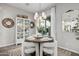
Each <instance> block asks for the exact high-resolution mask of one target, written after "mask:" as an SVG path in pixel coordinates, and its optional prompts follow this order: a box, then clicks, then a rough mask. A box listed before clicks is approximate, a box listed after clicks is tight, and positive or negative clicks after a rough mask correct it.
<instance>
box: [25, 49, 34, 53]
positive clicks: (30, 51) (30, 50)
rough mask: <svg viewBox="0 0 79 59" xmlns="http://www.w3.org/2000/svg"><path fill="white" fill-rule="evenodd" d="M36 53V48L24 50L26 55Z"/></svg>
mask: <svg viewBox="0 0 79 59" xmlns="http://www.w3.org/2000/svg"><path fill="white" fill-rule="evenodd" d="M34 51H35V48H29V49H25V50H24V53H27V54H28V53H32V52H34Z"/></svg>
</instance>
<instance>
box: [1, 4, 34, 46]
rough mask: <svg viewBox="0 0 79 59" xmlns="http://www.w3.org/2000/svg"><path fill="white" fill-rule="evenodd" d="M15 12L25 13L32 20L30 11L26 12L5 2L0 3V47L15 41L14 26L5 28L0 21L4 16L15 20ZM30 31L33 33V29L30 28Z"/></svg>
mask: <svg viewBox="0 0 79 59" xmlns="http://www.w3.org/2000/svg"><path fill="white" fill-rule="evenodd" d="M17 14H21V15H27V16H29V18H30V19H32V20H33V14H32V13H28V12H26V11H23V10H21V9H18V8H15V7H11V6H7V5H5V4H1V5H0V47H2V46H7V45H10V44H14V43H15V26H14V27H13V28H10V29H7V28H5V27H4V26H2V23H1V22H2V20H3V19H4V18H5V17H10V18H12V19H13V20H14V21H15V18H16V15H17ZM31 33H34V30H33V29H32V30H31Z"/></svg>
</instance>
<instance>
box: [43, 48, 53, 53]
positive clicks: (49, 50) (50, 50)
mask: <svg viewBox="0 0 79 59" xmlns="http://www.w3.org/2000/svg"><path fill="white" fill-rule="evenodd" d="M43 51H44V52H45V53H48V54H54V50H53V49H47V48H43Z"/></svg>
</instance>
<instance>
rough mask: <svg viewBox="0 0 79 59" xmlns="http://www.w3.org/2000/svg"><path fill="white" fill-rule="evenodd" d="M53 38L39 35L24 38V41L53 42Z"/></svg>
mask: <svg viewBox="0 0 79 59" xmlns="http://www.w3.org/2000/svg"><path fill="white" fill-rule="evenodd" d="M53 41H54V40H53V39H48V38H46V37H40V38H36V37H32V38H28V39H27V38H26V40H25V42H34V43H44V42H53Z"/></svg>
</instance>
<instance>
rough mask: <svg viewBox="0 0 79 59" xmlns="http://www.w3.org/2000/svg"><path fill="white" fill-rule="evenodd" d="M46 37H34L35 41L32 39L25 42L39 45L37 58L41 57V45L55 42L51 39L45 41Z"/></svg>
mask: <svg viewBox="0 0 79 59" xmlns="http://www.w3.org/2000/svg"><path fill="white" fill-rule="evenodd" d="M43 38H44V37H39V38H36V37H34V39H33V38H31V39H26V40H25V42H33V43H36V45H37V49H38V50H37V49H36V50H37V51H36V55H37V56H40V50H41V48H40V45H41V43H46V42H53V41H54V40H53V39H51V40H45V39H43Z"/></svg>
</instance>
